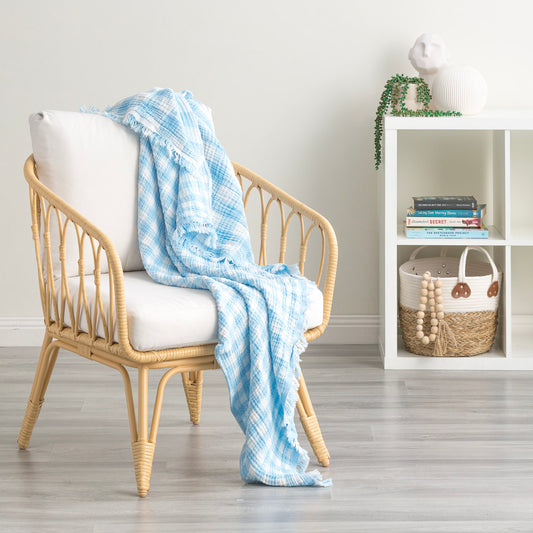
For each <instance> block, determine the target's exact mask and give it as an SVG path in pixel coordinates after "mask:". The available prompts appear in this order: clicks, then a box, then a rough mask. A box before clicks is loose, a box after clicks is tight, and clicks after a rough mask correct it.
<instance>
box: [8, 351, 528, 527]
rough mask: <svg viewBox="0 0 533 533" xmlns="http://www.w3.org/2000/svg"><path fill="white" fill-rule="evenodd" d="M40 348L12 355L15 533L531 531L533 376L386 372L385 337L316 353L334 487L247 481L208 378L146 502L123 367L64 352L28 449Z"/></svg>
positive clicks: (312, 357)
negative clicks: (21, 439) (196, 416)
mask: <svg viewBox="0 0 533 533" xmlns="http://www.w3.org/2000/svg"><path fill="white" fill-rule="evenodd" d="M38 352H39V350H38V349H37V348H0V391H1V402H0V531H2V532H4V531H6V532H10V533H11V532H24V533H31V532H38V533H48V532H54V533H56V532H69V533H70V532H72V533H78V532H80V533H81V532H83V533H86V532H87V533H89V532H90V533H108V532H114V533H115V532H122V531H124V532H130V531H131V532H142V533H148V532H158V533H166V532H172V533H175V532H176V531H189V530H194V531H199V532H203V531H251V532H252V531H276V532H292V531H354V532H365V533H373V532H380V531H384V532H396V531H398V532H413V533H420V532H428V533H429V532H431V533H441V532H448V533H463V532H469V533H472V532H484V533H502V532H508V531H509V532H511V531H512V532H533V373H531V372H530V373H527V372H506V373H500V372H496V371H492V372H462V371H455V372H421V371H384V370H383V369H382V368H381V366H380V361H379V357H378V355H377V351H376V348H375V347H373V346H359V347H355V346H330V347H326V346H312V347H310V348H309V350H308V352H307V354H305V355H304V359H303V369H304V373H305V376H306V380H307V383H308V387H309V390H310V393H311V397H312V400H313V402H314V406H315V409H316V411H317V413H318V416H319V419H320V423H321V426H322V430H323V433H324V435H325V438H326V443H327V445H328V447H329V450H330V453H331V456H332V460H331V466H330V468H329V469H321V470H322V471H323V474H324V476H326V477H329V476H331V477H332V478H333V487H331V488H272V487H265V486H252V485H245V484H243V483H242V481H241V479H240V476H239V470H238V458H239V453H240V448H241V445H242V440H243V437H242V435H241V433H240V430H239V428H238V426H237V424H236V422H235V421H234V420H233V417H232V416H231V414H230V412H229V408H228V398H227V391H226V385H225V382H224V379H223V376H222V374H221V373H220V372H206V373H205V374H204V376H205V377H204V406H203V412H202V420H201V423H200V425H199V426H197V427H193V426H192V425H191V424H190V423H189V422H188V415H187V409H186V405H185V398H184V394H183V391H182V389H181V384H180V385H179V386H178V385H177V384H176V381H174V382H173V383H172V384H169V386H168V387H167V390H166V395H165V401H164V405H163V413H162V416H161V424H160V429H159V435H158V440H157V447H156V453H155V459H154V466H153V471H152V489H151V491H150V493H149V495H148V497H147V498H146V499H144V500H142V499H140V498H138V497H137V496H136V486H135V479H134V473H133V466H132V465H133V463H132V458H131V448H130V437H129V429H128V422H127V415H126V407H125V400H124V394H123V388H122V381H121V378H120V376H119V375H118V373H116V372H115V371H113V370H111V369H108V368H106V367H103V366H101V365H98V364H96V363H93V362H90V361H86V360H85V359H82V358H80V357H78V356H75V355H72V354H70V353H68V352H63V351H62V352H60V355H59V359H58V363H57V365H56V369H55V372H54V375H53V376H52V380H51V383H50V387H49V390H48V394H47V398H46V401H45V404H44V407H43V410H42V412H41V416H40V418H39V421H38V422H37V425H36V427H35V431H34V433H33V438H32V441H31V443H30V446H29V447H28V449H27V450H25V451H20V450H18V448H17V444H16V439H17V434H18V430H19V427H20V423H21V421H22V417H23V414H24V409H25V406H26V401H27V397H28V394H29V391H30V387H31V381H32V379H33V373H34V369H35V365H36V362H37V356H38ZM152 374H154V375H153V376H152V378H151V381H150V384H151V392H152V394H151V395H152V396H153V395H154V394H155V386H156V383H157V380H158V377H159V374H158V373H157V372H155V371H153V372H152ZM301 443H302V444H303V445H304V446H305V447H306V448H307V449H309V446H308V443H307V441H306V440H305V438H304V437H302V438H301ZM311 466H312V467H315V466H316V460H315V459H314V457H313V458H312V459H311Z"/></svg>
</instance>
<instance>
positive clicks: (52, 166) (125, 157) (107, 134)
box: [29, 111, 144, 276]
mask: <svg viewBox="0 0 533 533" xmlns="http://www.w3.org/2000/svg"><path fill="white" fill-rule="evenodd" d="M29 122H30V133H31V140H32V145H33V156H34V158H35V162H36V167H37V175H38V176H39V180H40V181H41V182H42V183H43V184H44V185H46V186H47V187H48V188H49V189H51V190H52V191H53V192H54V193H55V194H57V195H58V196H59V197H61V198H62V199H63V200H65V201H66V202H67V203H68V204H70V205H71V206H72V207H73V208H74V209H76V210H77V211H79V212H80V213H81V214H82V215H83V216H84V217H86V218H88V219H89V220H90V221H91V222H92V223H93V224H95V225H96V226H97V227H98V228H99V229H101V230H102V231H103V232H104V233H105V234H106V235H107V236H108V237H110V238H111V240H112V241H113V244H114V245H115V247H116V249H117V252H118V255H119V257H120V260H121V262H122V268H123V269H124V270H125V271H128V270H142V269H143V268H144V267H143V264H142V260H141V254H140V252H139V244H138V242H137V240H138V238H137V175H138V172H139V138H138V136H137V135H135V134H134V133H133V132H132V131H131V130H129V129H128V128H126V127H125V126H122V125H121V124H117V123H116V122H113V121H112V120H111V119H109V118H107V117H104V116H101V115H93V114H87V113H75V112H71V111H42V112H41V113H36V114H34V115H31V117H30V119H29ZM52 223H54V224H56V220H55V216H54V215H52ZM58 235H59V234H58V232H57V228H56V226H55V225H54V226H52V228H51V231H50V236H51V239H52V257H53V270H54V275H55V276H58V275H59V273H60V263H59V253H58V251H57V249H58V246H59V236H58ZM86 245H87V248H86V252H85V258H86V260H87V261H89V264H88V265H87V266H86V269H85V272H89V271H90V270H92V265H91V257H92V253H91V251H90V248H89V245H88V239H86ZM65 248H66V250H65V252H66V274H67V276H77V275H79V272H78V244H77V239H76V235H75V231H74V229H73V227H72V225H70V224H69V225H68V226H67V239H66V247H65ZM102 269H103V271H106V270H107V265H106V264H102Z"/></svg>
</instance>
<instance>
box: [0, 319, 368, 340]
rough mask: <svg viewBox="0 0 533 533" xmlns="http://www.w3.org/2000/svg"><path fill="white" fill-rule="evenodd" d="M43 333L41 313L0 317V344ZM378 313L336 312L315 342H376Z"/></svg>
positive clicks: (35, 336) (39, 336)
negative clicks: (342, 313)
mask: <svg viewBox="0 0 533 533" xmlns="http://www.w3.org/2000/svg"><path fill="white" fill-rule="evenodd" d="M43 336H44V324H43V319H42V318H41V317H0V346H40V345H41V343H42V341H43ZM377 342H378V316H377V315H334V316H332V317H331V320H330V322H329V325H328V327H327V329H326V331H325V332H324V334H323V335H322V336H321V337H319V338H318V339H317V340H316V341H315V344H376V343H377Z"/></svg>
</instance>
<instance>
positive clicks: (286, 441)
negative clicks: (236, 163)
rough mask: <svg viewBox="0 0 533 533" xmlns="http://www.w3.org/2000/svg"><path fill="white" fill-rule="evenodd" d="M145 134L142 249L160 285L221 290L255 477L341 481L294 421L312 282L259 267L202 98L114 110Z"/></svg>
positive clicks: (150, 98)
mask: <svg viewBox="0 0 533 533" xmlns="http://www.w3.org/2000/svg"><path fill="white" fill-rule="evenodd" d="M104 114H105V115H106V116H108V117H110V118H111V119H113V120H115V121H116V122H119V123H121V124H125V125H126V126H128V127H129V128H131V129H132V130H134V131H135V132H137V133H138V134H139V136H140V156H139V186H138V187H139V213H138V220H139V245H140V250H141V256H142V260H143V263H144V266H145V268H146V271H147V272H148V274H149V275H150V276H151V277H152V278H153V279H154V280H155V281H157V282H159V283H163V284H166V285H173V286H179V287H191V288H196V289H207V290H209V291H210V292H211V293H212V295H213V297H214V298H215V300H216V304H217V309H218V323H219V326H218V327H219V329H218V344H217V347H216V352H215V355H216V359H217V361H218V363H219V365H220V367H221V368H222V370H223V372H224V375H225V377H226V381H227V384H228V388H229V395H230V403H231V411H232V413H233V415H234V416H235V418H236V419H237V422H238V423H239V425H240V427H241V429H242V431H243V432H244V434H245V443H244V446H243V449H242V453H241V459H240V467H241V476H242V479H243V480H244V481H246V482H251V483H253V482H261V483H265V484H267V485H279V486H296V485H322V486H324V485H329V484H330V481H329V480H327V481H322V479H321V476H320V473H319V472H318V471H316V470H315V471H312V472H305V470H306V468H307V465H308V462H309V458H308V455H307V453H306V452H305V450H303V449H302V448H301V447H300V445H299V444H298V440H297V433H296V428H295V425H294V409H295V404H296V399H297V387H298V381H297V379H298V373H299V356H300V354H301V352H302V351H303V350H304V349H305V347H306V341H305V339H304V337H303V330H304V324H303V319H304V315H305V309H306V293H307V284H308V283H310V282H309V281H308V280H306V279H305V278H303V277H302V276H300V274H299V272H298V270H297V268H296V266H294V267H288V266H286V265H282V264H276V265H268V266H264V267H259V266H257V265H256V264H255V262H254V260H253V256H252V251H251V246H250V238H249V233H248V227H247V224H246V219H245V215H244V209H243V203H242V192H241V189H240V186H239V184H238V182H237V179H236V178H235V174H234V171H233V167H232V165H231V162H230V160H229V159H228V157H227V155H226V153H225V152H224V149H223V148H222V146H221V145H220V143H219V142H218V140H217V138H216V137H215V134H214V128H213V123H212V120H211V116H210V113H209V110H208V108H207V107H206V106H204V105H203V104H202V103H200V102H198V101H197V100H195V99H194V98H193V96H192V94H191V93H190V92H181V93H174V92H173V91H171V90H170V89H154V90H153V91H150V92H147V93H142V94H138V95H135V96H132V97H129V98H126V99H125V100H122V101H120V102H119V103H117V104H116V105H114V106H110V107H108V108H107V110H106V111H105V113H104Z"/></svg>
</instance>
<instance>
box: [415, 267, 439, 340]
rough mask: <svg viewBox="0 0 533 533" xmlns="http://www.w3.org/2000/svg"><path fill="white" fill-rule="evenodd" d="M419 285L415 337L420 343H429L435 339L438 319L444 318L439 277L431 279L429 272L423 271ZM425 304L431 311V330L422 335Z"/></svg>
mask: <svg viewBox="0 0 533 533" xmlns="http://www.w3.org/2000/svg"><path fill="white" fill-rule="evenodd" d="M421 285H422V288H421V289H420V304H419V305H418V313H417V315H416V316H417V318H416V338H417V339H420V340H421V341H422V344H429V343H430V342H435V341H436V340H437V333H438V331H439V327H438V326H439V321H440V320H442V319H443V318H444V308H443V306H442V289H441V281H440V279H436V280H435V281H433V280H432V279H431V272H424V275H423V276H422V282H421ZM427 305H429V312H430V313H431V330H430V334H429V335H424V317H425V315H426V308H427Z"/></svg>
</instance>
